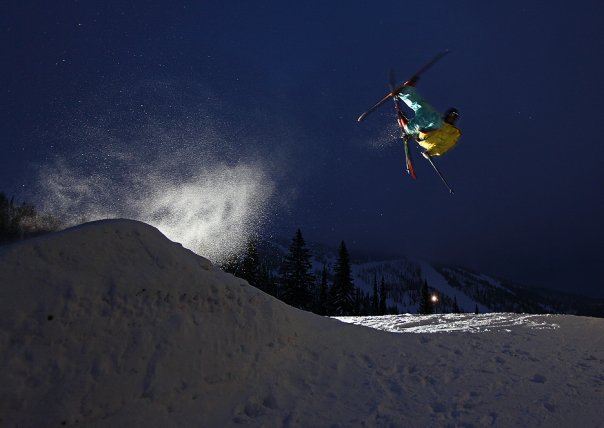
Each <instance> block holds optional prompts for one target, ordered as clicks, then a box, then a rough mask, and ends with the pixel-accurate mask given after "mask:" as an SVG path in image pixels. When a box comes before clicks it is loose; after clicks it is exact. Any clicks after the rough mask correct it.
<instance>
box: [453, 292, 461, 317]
mask: <svg viewBox="0 0 604 428" xmlns="http://www.w3.org/2000/svg"><path fill="white" fill-rule="evenodd" d="M453 313H454V314H459V313H461V309H459V305H458V304H457V296H454V297H453Z"/></svg>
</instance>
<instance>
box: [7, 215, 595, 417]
mask: <svg viewBox="0 0 604 428" xmlns="http://www.w3.org/2000/svg"><path fill="white" fill-rule="evenodd" d="M0 309H1V312H0V313H1V314H2V316H1V318H0V350H1V353H0V367H1V368H2V370H0V426H9V427H10V426H20V427H21V426H63V425H65V426H69V425H84V426H148V427H154V426H158V427H159V426H162V427H165V426H237V425H240V424H241V425H251V426H363V425H365V426H447V425H451V426H470V425H479V426H483V425H495V426H513V425H523V426H529V425H530V426H539V425H541V426H553V425H556V426H570V425H571V424H572V425H577V426H579V425H581V426H597V425H598V424H601V422H600V418H599V413H600V407H601V403H602V402H603V399H604V343H603V340H604V339H603V338H604V320H601V319H590V318H579V317H568V316H555V317H549V318H547V323H549V324H555V325H557V326H559V328H552V329H545V330H544V329H541V330H537V329H533V328H532V327H531V326H530V325H528V324H526V323H518V324H513V323H511V325H510V326H509V328H506V329H496V330H495V331H488V332H481V333H477V334H468V333H466V332H457V333H455V332H454V333H436V334H425V333H424V334H400V333H399V334H395V333H388V332H383V331H378V330H375V329H370V328H366V327H362V326H355V325H350V324H345V323H342V322H340V321H337V320H334V319H328V318H322V317H319V316H315V315H313V314H309V313H306V312H302V311H299V310H296V309H293V308H291V307H288V306H287V305H285V304H283V303H281V302H279V301H277V300H276V299H274V298H272V297H270V296H268V295H266V294H264V293H262V292H261V291H259V290H257V289H255V288H253V287H251V286H249V285H248V284H247V283H246V282H245V281H243V280H241V279H239V278H236V277H234V276H232V275H229V274H225V273H223V272H222V271H220V270H219V269H217V268H216V267H215V266H213V265H212V264H211V263H210V262H209V261H208V260H206V259H204V258H202V257H199V256H197V255H195V254H193V253H192V252H190V251H188V250H186V249H184V248H183V247H182V246H181V245H180V244H177V243H174V242H171V241H169V240H168V239H167V238H165V237H164V236H163V235H162V234H161V233H160V232H159V231H158V230H157V229H155V228H153V227H151V226H148V225H146V224H144V223H139V222H135V221H129V220H111V221H101V222H94V223H89V224H86V225H83V226H80V227H76V228H73V229H69V230H67V231H64V232H60V233H56V234H53V235H49V236H45V237H40V238H37V239H34V240H30V241H25V242H22V243H19V244H16V245H12V246H9V247H5V248H3V249H1V250H0ZM418 319H421V318H418Z"/></svg>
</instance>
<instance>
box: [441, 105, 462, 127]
mask: <svg viewBox="0 0 604 428" xmlns="http://www.w3.org/2000/svg"><path fill="white" fill-rule="evenodd" d="M458 117H459V110H457V109H456V108H455V107H451V108H450V109H449V110H447V111H446V112H445V117H444V120H445V122H447V123H449V124H451V125H454V124H455V121H456V120H457V118H458Z"/></svg>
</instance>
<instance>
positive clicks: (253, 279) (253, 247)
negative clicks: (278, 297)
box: [239, 239, 260, 287]
mask: <svg viewBox="0 0 604 428" xmlns="http://www.w3.org/2000/svg"><path fill="white" fill-rule="evenodd" d="M239 277H240V278H243V279H245V280H246V281H247V282H249V283H250V285H253V286H254V287H258V285H259V280H260V259H259V256H258V245H257V241H256V240H255V239H251V240H249V241H248V243H247V246H246V249H245V253H244V254H243V258H242V260H241V268H240V272H239Z"/></svg>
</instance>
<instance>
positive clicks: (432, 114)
mask: <svg viewBox="0 0 604 428" xmlns="http://www.w3.org/2000/svg"><path fill="white" fill-rule="evenodd" d="M397 97H398V98H399V99H400V100H401V101H402V102H404V103H405V104H407V106H409V108H410V109H411V110H413V111H414V112H415V116H414V117H413V118H412V119H410V120H409V123H407V125H406V126H405V131H407V132H408V133H409V134H412V135H416V134H418V133H419V132H421V131H423V132H427V131H433V130H435V129H438V128H440V127H442V126H443V119H442V114H440V113H439V112H437V111H436V110H435V109H434V107H432V106H431V105H430V104H428V103H427V102H426V101H425V100H424V99H423V98H422V97H420V96H419V94H418V93H417V90H416V89H415V87H413V86H405V87H404V88H403V90H402V91H401V92H399V93H398V95H397Z"/></svg>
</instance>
